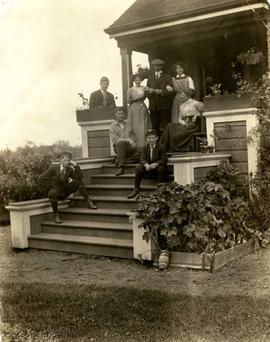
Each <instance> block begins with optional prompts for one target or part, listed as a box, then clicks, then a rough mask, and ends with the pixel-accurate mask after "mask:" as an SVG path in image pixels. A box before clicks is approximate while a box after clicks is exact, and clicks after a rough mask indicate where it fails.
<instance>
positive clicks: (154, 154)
mask: <svg viewBox="0 0 270 342" xmlns="http://www.w3.org/2000/svg"><path fill="white" fill-rule="evenodd" d="M146 142H147V144H146V145H145V146H144V147H143V150H142V155H141V161H140V164H139V165H137V166H136V168H135V186H134V190H133V191H132V192H131V193H130V194H129V195H128V196H127V198H134V197H135V196H137V195H138V193H139V192H140V184H141V181H142V179H143V177H144V176H145V175H148V176H149V177H150V178H157V180H158V182H159V183H162V182H164V178H165V175H166V166H167V162H168V157H167V155H166V151H165V147H164V146H163V145H161V144H160V143H158V134H157V132H156V131H155V130H154V129H150V130H149V131H148V132H147V133H146Z"/></svg>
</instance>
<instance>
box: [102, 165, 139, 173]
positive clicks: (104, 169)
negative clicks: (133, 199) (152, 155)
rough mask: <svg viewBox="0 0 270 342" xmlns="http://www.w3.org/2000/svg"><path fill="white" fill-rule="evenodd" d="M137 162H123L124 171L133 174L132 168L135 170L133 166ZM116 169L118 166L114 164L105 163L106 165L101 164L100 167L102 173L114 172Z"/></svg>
mask: <svg viewBox="0 0 270 342" xmlns="http://www.w3.org/2000/svg"><path fill="white" fill-rule="evenodd" d="M136 165H137V164H125V165H124V170H125V173H127V174H134V173H135V172H134V170H135V167H136ZM117 170H118V167H117V166H115V165H114V164H106V165H103V167H102V173H103V174H108V173H109V174H115V173H116V171H117Z"/></svg>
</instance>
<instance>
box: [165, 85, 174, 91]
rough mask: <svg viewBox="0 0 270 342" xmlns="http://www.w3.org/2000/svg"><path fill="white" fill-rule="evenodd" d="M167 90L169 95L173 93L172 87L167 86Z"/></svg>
mask: <svg viewBox="0 0 270 342" xmlns="http://www.w3.org/2000/svg"><path fill="white" fill-rule="evenodd" d="M166 90H167V91H168V92H169V93H172V92H173V88H172V87H171V86H170V85H167V86H166Z"/></svg>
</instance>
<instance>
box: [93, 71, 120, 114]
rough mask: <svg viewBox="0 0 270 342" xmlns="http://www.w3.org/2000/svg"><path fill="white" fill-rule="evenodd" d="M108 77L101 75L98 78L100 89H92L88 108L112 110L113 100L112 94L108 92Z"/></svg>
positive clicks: (113, 106)
mask: <svg viewBox="0 0 270 342" xmlns="http://www.w3.org/2000/svg"><path fill="white" fill-rule="evenodd" d="M109 83H110V82H109V79H108V77H106V76H103V77H101V79H100V89H99V90H97V91H94V92H93V93H92V94H91V95H90V99H89V108H90V109H92V110H93V109H98V108H102V109H105V110H112V109H114V108H115V101H114V96H113V94H111V93H109V92H108V87H109Z"/></svg>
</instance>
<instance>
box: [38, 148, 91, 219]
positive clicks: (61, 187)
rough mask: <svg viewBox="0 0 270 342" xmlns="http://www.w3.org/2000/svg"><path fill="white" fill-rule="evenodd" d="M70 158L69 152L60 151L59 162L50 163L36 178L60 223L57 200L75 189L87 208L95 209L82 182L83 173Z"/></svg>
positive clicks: (55, 217)
mask: <svg viewBox="0 0 270 342" xmlns="http://www.w3.org/2000/svg"><path fill="white" fill-rule="evenodd" d="M71 159H72V155H71V153H69V152H64V153H62V155H61V156H60V160H59V164H52V165H50V166H49V168H48V169H47V170H46V171H45V172H44V173H42V174H41V175H40V177H39V180H38V181H39V186H40V187H44V188H46V190H47V193H48V197H49V200H50V201H51V206H52V209H53V213H54V221H55V222H56V223H62V221H61V218H60V216H59V213H58V200H62V199H64V198H66V197H68V196H69V195H71V194H72V193H74V192H76V191H79V193H80V194H81V195H82V196H83V198H84V199H85V201H86V202H87V207H88V208H89V209H97V207H96V206H95V205H94V203H93V202H92V200H91V199H90V197H89V196H88V193H87V190H86V188H85V186H84V184H83V181H82V177H83V174H82V171H81V169H80V167H79V165H77V164H76V162H75V161H73V160H71Z"/></svg>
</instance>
